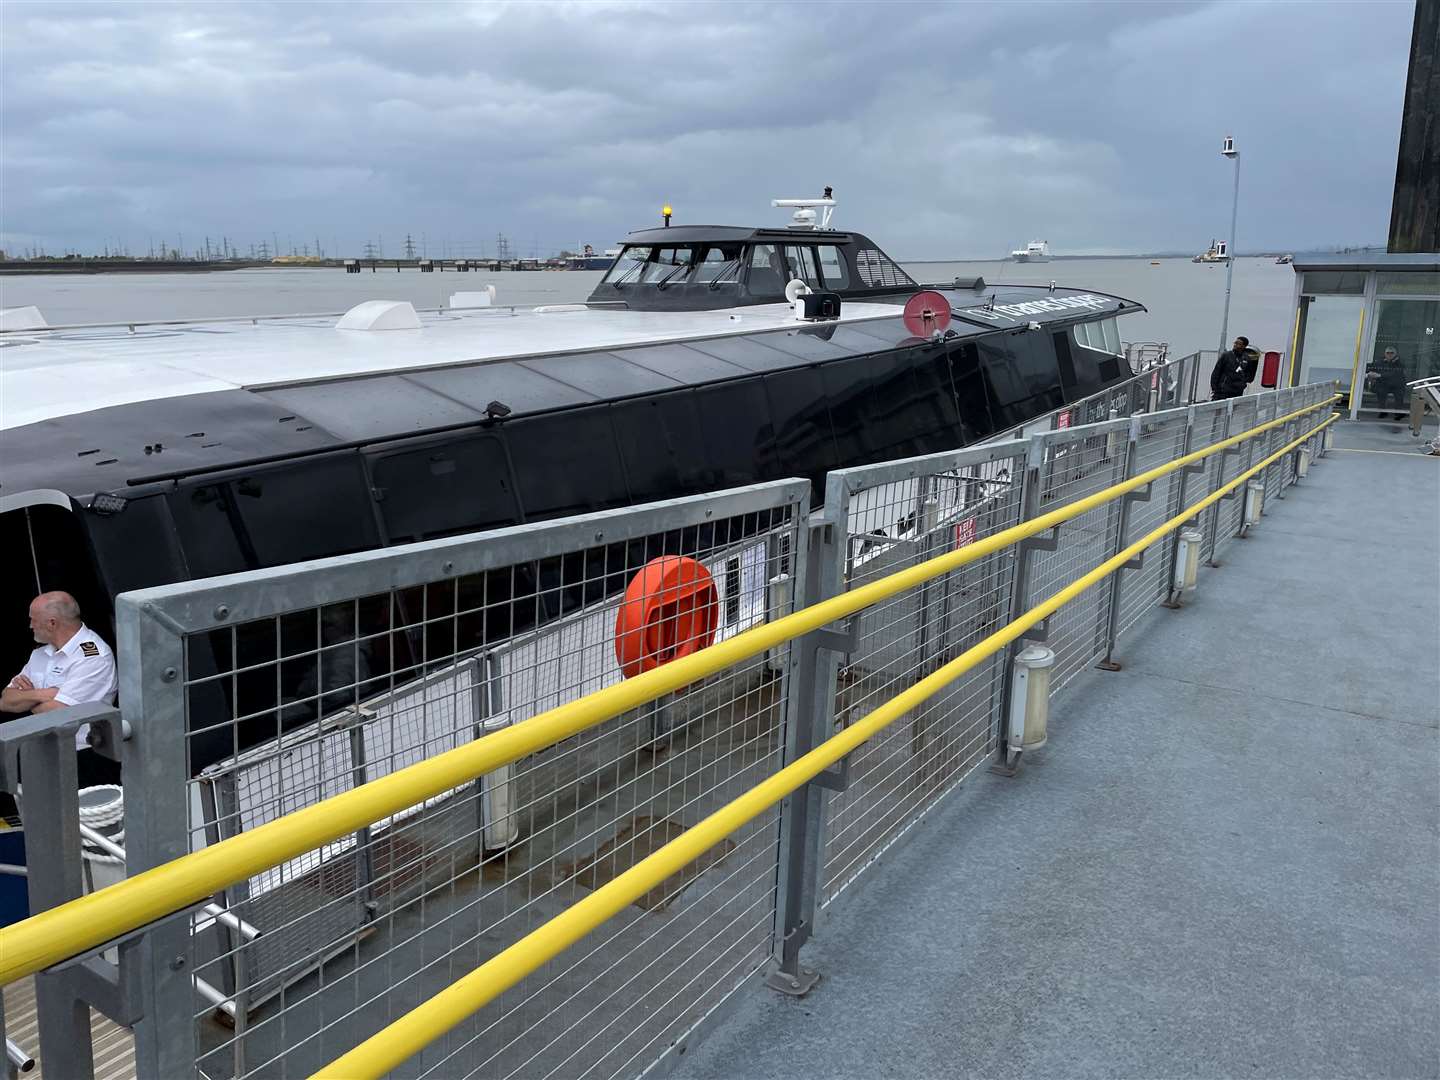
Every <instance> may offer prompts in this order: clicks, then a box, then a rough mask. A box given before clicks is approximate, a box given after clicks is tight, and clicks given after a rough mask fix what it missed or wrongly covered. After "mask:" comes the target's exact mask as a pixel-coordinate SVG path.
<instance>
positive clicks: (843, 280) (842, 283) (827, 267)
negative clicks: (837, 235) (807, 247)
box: [818, 244, 850, 291]
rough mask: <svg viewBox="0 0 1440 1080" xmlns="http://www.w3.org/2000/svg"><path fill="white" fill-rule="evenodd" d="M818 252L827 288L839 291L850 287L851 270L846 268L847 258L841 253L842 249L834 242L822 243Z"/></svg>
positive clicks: (822, 275) (823, 281) (823, 279)
mask: <svg viewBox="0 0 1440 1080" xmlns="http://www.w3.org/2000/svg"><path fill="white" fill-rule="evenodd" d="M818 252H819V255H820V274H821V281H822V283H823V284H824V286H825V288H827V289H834V290H837V291H838V290H841V289H848V288H849V287H850V271H849V270H847V269H846V268H845V259H844V257H843V256H842V255H841V254H840V249H839V248H838V247H836V246H835V245H834V244H821V245H820V247H819V248H818Z"/></svg>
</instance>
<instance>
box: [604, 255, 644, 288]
mask: <svg viewBox="0 0 1440 1080" xmlns="http://www.w3.org/2000/svg"><path fill="white" fill-rule="evenodd" d="M644 265H645V261H644V260H641V261H639V262H637V263H636V264H635V265H634V266H632V267H630V269H629V270H626V271H625V273H623V274H621V275H620V276H619V277H618V278H616V279H615V280H614V281H612V282H611V283H610V284H611V286H612V287H614V288H616V289H618V288H619V287H620V286H621V285H623V284H625V279H626V278H628V277H629V276H630V275H631V274H634V273H636V272H637V271H639V270H640V269H641V268H643V267H644Z"/></svg>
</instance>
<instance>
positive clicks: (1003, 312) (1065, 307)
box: [960, 293, 1114, 322]
mask: <svg viewBox="0 0 1440 1080" xmlns="http://www.w3.org/2000/svg"><path fill="white" fill-rule="evenodd" d="M1112 303H1114V301H1113V300H1112V299H1111V298H1110V297H1108V296H1095V295H1094V294H1093V293H1081V294H1080V295H1079V296H1052V297H1050V298H1048V299H1045V300H1027V301H1026V302H1025V303H1023V304H996V305H995V306H994V307H993V308H992V307H978V308H966V309H965V310H964V311H962V312H960V314H961V315H962V316H963V317H965V318H967V319H981V320H983V321H985V322H1006V321H1009V320H1013V319H1018V318H1021V317H1022V316H1026V315H1044V314H1047V313H1049V312H1052V311H1070V310H1073V309H1075V308H1083V309H1085V310H1087V311H1099V310H1101V309H1104V308H1108V307H1109V306H1110V305H1111V304H1112Z"/></svg>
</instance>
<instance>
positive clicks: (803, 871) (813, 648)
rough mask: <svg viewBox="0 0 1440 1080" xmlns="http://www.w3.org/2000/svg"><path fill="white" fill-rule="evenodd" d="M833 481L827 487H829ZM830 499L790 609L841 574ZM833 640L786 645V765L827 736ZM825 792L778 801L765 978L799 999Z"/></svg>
mask: <svg viewBox="0 0 1440 1080" xmlns="http://www.w3.org/2000/svg"><path fill="white" fill-rule="evenodd" d="M833 486H834V485H833V484H832V485H831V487H833ZM831 514H832V507H831V503H830V502H829V500H827V503H826V506H825V510H824V512H823V513H822V514H820V515H813V514H812V515H811V516H810V517H809V519H808V520H807V519H805V518H803V517H802V518H801V526H800V539H799V542H798V543H797V545H796V547H797V549H802V548H803V552H802V551H799V550H797V555H796V558H797V560H802V559H803V566H800V567H797V568H796V569H797V571H798V572H797V573H796V574H794V575H793V580H794V581H795V582H796V585H797V587H798V588H799V589H800V590H801V591H800V594H799V595H798V596H797V597H796V602H795V605H794V609H795V610H798V609H799V608H800V607H809V606H810V605H812V604H815V603H818V602H819V601H820V600H822V599H825V598H827V597H829V596H832V595H835V591H836V589H837V585H836V583H837V581H838V580H839V579H840V578H842V577H843V571H844V567H843V564H840V565H838V567H837V562H838V559H839V547H840V543H841V541H840V538H839V534H840V523H839V522H838V521H837V520H836V519H835V518H834V517H832V516H831ZM833 645H834V641H833V640H831V639H830V638H827V636H826V633H825V632H823V631H822V632H820V633H814V634H807V635H806V636H805V637H803V638H801V639H800V640H799V641H797V642H794V643H793V644H792V647H791V657H792V660H791V662H790V665H789V670H788V671H787V672H786V673H785V674H784V675H783V676H782V678H784V679H786V680H788V684H787V689H786V692H785V702H786V705H785V757H784V762H783V764H785V765H788V764H790V763H791V762H793V761H795V760H796V759H798V758H800V757H803V756H804V755H805V754H807V753H809V752H810V751H811V750H812V749H813V748H814V747H815V746H816V745H818V743H819V742H822V741H824V739H825V737H826V733H827V729H828V728H829V727H830V726H832V724H833V718H834V709H835V664H834V657H835V653H834V652H833V651H831V650H832V647H833ZM824 798H825V790H824V788H823V787H822V786H821V785H820V784H818V783H809V784H806V785H805V786H804V787H802V788H800V789H799V790H798V791H795V792H792V793H791V794H790V795H788V796H786V798H785V800H784V802H783V803H782V804H781V823H782V825H781V830H780V847H779V852H778V867H777V871H778V872H777V878H776V898H775V909H776V916H777V925H776V935H775V936H776V941H775V945H774V951H775V952H776V953H778V956H777V962H778V964H779V967H778V969H777V970H775V971H772V972H771V973H770V974H769V975H768V976H767V977H766V983H767V985H769V986H770V987H771V988H772V989H774V990H778V991H780V992H781V993H783V994H788V995H791V996H802V995H804V994H806V993H808V992H809V991H810V989H811V988H812V987H813V986H814V985H815V983H816V982H818V981H819V979H820V976H819V974H818V973H817V972H815V971H812V970H810V969H808V968H806V967H804V966H803V965H802V964H801V963H800V949H801V947H802V946H803V945H804V944H805V943H806V942H807V941H808V940H810V936H811V934H812V932H813V931H814V924H815V909H816V898H817V896H818V895H819V891H820V874H821V871H822V867H821V865H820V863H821V858H822V856H821V828H822V826H823V819H824V814H825V803H824Z"/></svg>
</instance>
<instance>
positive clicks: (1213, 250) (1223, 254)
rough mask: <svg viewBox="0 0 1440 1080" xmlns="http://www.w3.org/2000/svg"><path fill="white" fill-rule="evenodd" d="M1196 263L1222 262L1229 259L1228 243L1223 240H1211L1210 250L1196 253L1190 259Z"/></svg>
mask: <svg viewBox="0 0 1440 1080" xmlns="http://www.w3.org/2000/svg"><path fill="white" fill-rule="evenodd" d="M1190 261H1191V262H1197V263H1223V262H1229V261H1230V252H1229V248H1228V245H1227V244H1226V243H1225V241H1224V240H1211V241H1210V250H1209V251H1206V252H1204V253H1203V254H1200V255H1196V256H1194V257H1193V258H1191V260H1190Z"/></svg>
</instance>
